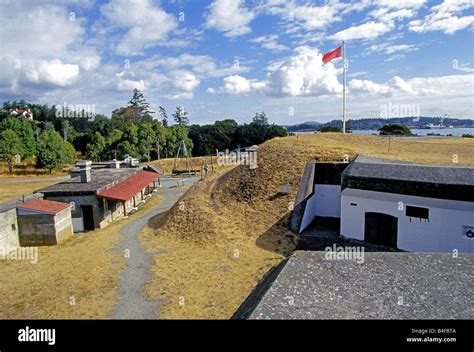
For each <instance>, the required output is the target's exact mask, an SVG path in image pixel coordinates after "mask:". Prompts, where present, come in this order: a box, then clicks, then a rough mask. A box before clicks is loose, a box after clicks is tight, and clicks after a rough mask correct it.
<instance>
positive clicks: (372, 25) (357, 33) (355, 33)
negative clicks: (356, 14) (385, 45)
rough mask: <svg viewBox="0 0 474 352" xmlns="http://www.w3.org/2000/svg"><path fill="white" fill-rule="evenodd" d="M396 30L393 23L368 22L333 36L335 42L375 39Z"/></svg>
mask: <svg viewBox="0 0 474 352" xmlns="http://www.w3.org/2000/svg"><path fill="white" fill-rule="evenodd" d="M393 28H394V24H393V22H388V23H385V22H374V21H370V22H366V23H363V24H361V25H357V26H353V27H349V28H347V29H344V30H342V31H339V32H337V33H336V34H334V35H332V36H331V38H332V39H334V40H354V39H375V38H377V37H379V36H381V35H383V34H385V33H387V32H389V31H391V30H392V29H393Z"/></svg>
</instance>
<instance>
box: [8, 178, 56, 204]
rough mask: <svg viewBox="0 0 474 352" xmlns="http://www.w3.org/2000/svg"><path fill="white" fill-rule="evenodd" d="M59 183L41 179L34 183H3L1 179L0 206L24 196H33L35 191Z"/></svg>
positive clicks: (24, 181)
mask: <svg viewBox="0 0 474 352" xmlns="http://www.w3.org/2000/svg"><path fill="white" fill-rule="evenodd" d="M57 182H58V181H41V178H39V179H37V180H33V181H26V180H23V181H22V182H2V180H1V179H0V204H1V203H3V202H7V201H10V200H14V199H20V198H21V197H22V196H23V195H28V194H31V193H32V192H33V191H35V190H38V189H41V188H44V187H47V186H49V185H52V184H54V183H57Z"/></svg>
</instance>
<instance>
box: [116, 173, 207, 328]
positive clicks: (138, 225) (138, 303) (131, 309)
mask: <svg viewBox="0 0 474 352" xmlns="http://www.w3.org/2000/svg"><path fill="white" fill-rule="evenodd" d="M197 180H199V176H195V177H192V178H186V179H185V185H186V186H185V187H179V188H178V187H177V180H176V179H171V178H165V177H163V178H162V179H161V184H162V190H161V192H163V196H164V200H163V202H162V203H161V204H160V205H159V206H158V207H157V208H156V209H154V210H152V211H150V212H148V213H147V214H144V215H143V216H141V217H140V218H138V219H137V220H135V221H133V222H131V223H130V224H127V225H126V226H125V227H123V228H122V229H121V230H120V232H119V235H120V237H121V240H120V243H119V244H118V248H117V250H118V251H119V252H120V253H123V254H124V255H125V254H129V257H128V260H127V268H126V269H125V270H124V271H123V272H122V274H121V276H120V284H119V293H120V299H119V301H118V302H117V304H116V305H115V307H114V309H113V310H112V313H111V314H110V318H111V319H154V318H156V317H157V316H158V310H159V307H160V302H159V301H157V300H149V299H147V298H146V297H145V296H144V293H143V287H144V285H145V284H146V283H147V282H148V281H149V280H150V279H151V275H150V272H149V269H150V268H151V267H152V265H153V260H152V258H151V257H150V256H149V255H148V254H147V253H146V252H145V250H144V249H143V248H142V246H141V245H140V241H139V239H138V235H139V233H140V231H141V230H142V229H143V228H144V227H145V226H146V225H147V224H148V222H149V221H150V219H152V218H153V217H154V216H156V215H159V214H162V213H164V212H166V211H167V210H168V209H170V208H171V207H172V206H173V205H174V204H175V203H176V201H177V200H178V199H179V198H180V197H181V195H183V194H184V193H185V192H186V191H187V190H188V189H189V186H191V185H192V184H194V183H195V182H196V181H197Z"/></svg>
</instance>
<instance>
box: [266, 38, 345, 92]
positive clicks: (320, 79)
mask: <svg viewBox="0 0 474 352" xmlns="http://www.w3.org/2000/svg"><path fill="white" fill-rule="evenodd" d="M338 73H339V70H338V69H336V68H335V66H334V65H333V63H331V62H329V63H327V64H325V65H324V64H323V62H322V54H321V53H320V52H319V51H318V50H317V49H313V48H310V47H300V48H297V49H296V50H295V55H294V56H292V57H290V58H289V59H288V60H286V61H285V62H284V63H283V64H282V65H281V66H280V67H279V68H278V69H277V70H275V71H273V72H271V73H269V74H268V77H267V83H266V89H267V92H268V94H270V95H275V96H319V95H325V94H333V93H340V92H341V91H342V86H341V84H340V83H339V82H338V80H337V75H338Z"/></svg>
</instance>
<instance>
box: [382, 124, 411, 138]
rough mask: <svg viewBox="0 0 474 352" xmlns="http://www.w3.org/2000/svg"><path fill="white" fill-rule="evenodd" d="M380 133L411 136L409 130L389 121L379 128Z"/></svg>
mask: <svg viewBox="0 0 474 352" xmlns="http://www.w3.org/2000/svg"><path fill="white" fill-rule="evenodd" d="M379 134H380V135H396V136H412V135H413V134H412V133H411V130H410V129H409V128H408V127H407V126H405V125H402V124H399V123H389V124H386V125H384V126H383V127H382V128H380V129H379Z"/></svg>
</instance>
